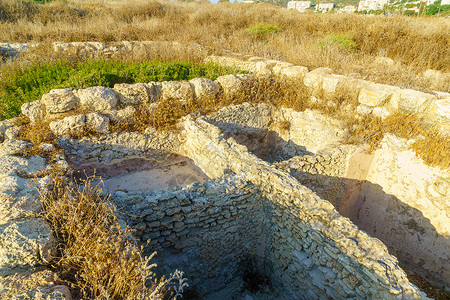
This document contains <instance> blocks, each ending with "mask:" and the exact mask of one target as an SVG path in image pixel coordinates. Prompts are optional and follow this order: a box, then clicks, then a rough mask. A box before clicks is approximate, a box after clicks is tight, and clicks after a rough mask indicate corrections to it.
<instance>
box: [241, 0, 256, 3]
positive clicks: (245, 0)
mask: <svg viewBox="0 0 450 300" xmlns="http://www.w3.org/2000/svg"><path fill="white" fill-rule="evenodd" d="M241 3H244V4H253V3H255V1H253V0H244V1H242V2H241Z"/></svg>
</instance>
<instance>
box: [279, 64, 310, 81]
mask: <svg viewBox="0 0 450 300" xmlns="http://www.w3.org/2000/svg"><path fill="white" fill-rule="evenodd" d="M275 67H276V66H275ZM275 67H274V69H275ZM306 73H308V68H307V67H303V66H291V67H285V68H282V69H281V70H280V72H279V74H280V75H281V76H286V77H289V78H292V79H303V78H304V77H305V75H306Z"/></svg>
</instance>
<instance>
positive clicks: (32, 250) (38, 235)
mask: <svg viewBox="0 0 450 300" xmlns="http://www.w3.org/2000/svg"><path fill="white" fill-rule="evenodd" d="M55 247H56V243H55V240H54V239H53V236H52V233H51V229H50V226H49V225H48V224H47V223H46V222H45V221H44V220H43V219H40V218H33V219H23V220H16V221H11V222H9V223H6V224H3V225H0V276H5V275H11V274H14V273H16V272H17V271H19V270H23V269H28V268H30V267H33V266H35V265H36V264H38V263H39V262H41V260H42V261H43V262H48V261H49V260H50V259H51V258H52V255H53V253H54V251H55V249H56V248H55Z"/></svg>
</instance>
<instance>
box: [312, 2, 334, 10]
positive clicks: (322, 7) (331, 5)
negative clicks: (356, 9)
mask: <svg viewBox="0 0 450 300" xmlns="http://www.w3.org/2000/svg"><path fill="white" fill-rule="evenodd" d="M333 8H334V3H319V4H317V5H316V10H317V11H327V10H332V9H333Z"/></svg>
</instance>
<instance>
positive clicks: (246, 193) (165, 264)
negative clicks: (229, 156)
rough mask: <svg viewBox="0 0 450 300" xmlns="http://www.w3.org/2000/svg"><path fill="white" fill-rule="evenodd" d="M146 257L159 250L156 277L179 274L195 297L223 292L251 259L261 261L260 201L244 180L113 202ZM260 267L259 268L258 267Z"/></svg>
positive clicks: (236, 178) (234, 178) (233, 178)
mask: <svg viewBox="0 0 450 300" xmlns="http://www.w3.org/2000/svg"><path fill="white" fill-rule="evenodd" d="M115 203H117V204H118V205H119V207H120V208H121V212H122V213H123V216H124V219H125V220H127V221H128V223H129V224H130V225H131V226H132V227H133V228H136V229H137V230H138V231H137V232H136V234H135V236H136V237H138V239H140V240H141V242H142V243H143V244H144V245H146V244H145V243H146V241H147V240H150V243H149V244H148V245H147V246H146V247H145V250H146V251H147V253H145V254H147V255H148V254H151V252H153V251H158V255H156V256H155V258H154V260H153V261H154V262H155V263H157V264H158V272H160V273H162V274H165V275H166V276H167V275H169V273H170V272H173V270H175V269H179V270H182V271H183V272H184V273H185V277H186V278H187V279H188V281H189V285H190V286H191V287H192V288H195V289H196V290H197V292H198V293H199V295H202V296H203V295H205V294H207V293H211V292H215V291H218V290H220V289H223V288H224V287H225V285H226V284H227V283H229V282H230V281H231V280H232V279H233V278H234V277H236V276H242V273H243V271H244V270H245V268H247V267H248V264H249V263H250V260H258V261H262V260H263V259H264V256H263V255H262V254H261V253H260V252H261V251H260V250H258V249H259V248H258V245H259V244H258V239H259V237H260V236H261V235H262V232H263V230H265V228H264V227H263V225H264V222H263V220H262V216H263V214H262V211H263V205H264V204H265V202H264V201H261V196H260V194H259V193H258V191H257V189H256V188H255V186H254V185H252V184H251V183H250V182H248V181H247V180H246V179H245V177H244V176H242V175H237V176H234V175H233V176H225V177H223V178H220V179H217V180H214V181H210V182H206V183H196V184H194V185H192V186H189V187H186V188H173V189H170V190H169V191H154V192H151V193H140V194H126V195H122V196H121V197H120V196H119V197H116V198H115ZM260 264H261V263H260Z"/></svg>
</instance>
